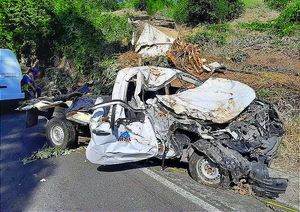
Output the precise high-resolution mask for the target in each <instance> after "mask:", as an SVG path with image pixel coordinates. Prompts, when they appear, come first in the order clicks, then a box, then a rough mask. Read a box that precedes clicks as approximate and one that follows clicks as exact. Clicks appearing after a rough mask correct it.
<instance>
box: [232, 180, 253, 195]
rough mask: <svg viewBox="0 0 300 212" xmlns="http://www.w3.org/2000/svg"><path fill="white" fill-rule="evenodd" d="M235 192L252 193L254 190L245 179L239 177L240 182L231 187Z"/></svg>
mask: <svg viewBox="0 0 300 212" xmlns="http://www.w3.org/2000/svg"><path fill="white" fill-rule="evenodd" d="M233 189H234V190H235V192H237V193H239V194H241V195H248V196H251V195H254V192H253V190H252V188H251V186H250V184H249V183H247V181H246V179H241V180H240V182H238V184H237V185H236V186H234V187H233Z"/></svg>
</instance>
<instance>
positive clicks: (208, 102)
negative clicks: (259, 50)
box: [157, 78, 255, 123]
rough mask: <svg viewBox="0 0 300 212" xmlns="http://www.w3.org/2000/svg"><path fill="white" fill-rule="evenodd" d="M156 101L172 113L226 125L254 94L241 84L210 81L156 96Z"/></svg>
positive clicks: (216, 80)
mask: <svg viewBox="0 0 300 212" xmlns="http://www.w3.org/2000/svg"><path fill="white" fill-rule="evenodd" d="M157 98H158V100H159V101H160V102H161V103H162V104H163V105H165V106H166V107H168V108H171V109H172V110H174V112H175V113H176V114H179V115H187V116H189V117H193V118H197V119H202V120H208V121H212V122H214V123H226V122H229V121H230V120H232V119H234V118H235V117H236V116H238V115H239V114H240V113H241V112H242V111H243V110H244V109H245V108H246V107H247V106H248V105H249V104H250V103H251V102H252V101H253V100H254V99H255V92H254V90H253V89H252V88H250V87H249V86H247V85H245V84H243V83H241V82H237V81H233V80H228V79H222V78H210V79H208V80H207V81H206V82H204V83H203V84H202V85H201V86H199V87H197V88H194V89H189V90H186V91H184V92H181V93H178V94H173V95H158V96H157Z"/></svg>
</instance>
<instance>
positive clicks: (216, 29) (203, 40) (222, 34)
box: [186, 23, 230, 46]
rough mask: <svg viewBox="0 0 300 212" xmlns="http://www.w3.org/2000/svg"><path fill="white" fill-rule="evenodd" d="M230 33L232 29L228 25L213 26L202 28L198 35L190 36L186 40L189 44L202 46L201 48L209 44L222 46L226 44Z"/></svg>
mask: <svg viewBox="0 0 300 212" xmlns="http://www.w3.org/2000/svg"><path fill="white" fill-rule="evenodd" d="M229 33H230V27H229V25H228V24H227V23H224V24H211V25H206V26H203V27H200V28H199V29H198V31H197V32H196V33H194V34H192V35H190V36H188V37H187V38H186V39H187V41H188V42H190V43H194V44H200V46H205V45H207V44H215V45H217V46H222V45H224V44H226V42H227V37H228V35H229Z"/></svg>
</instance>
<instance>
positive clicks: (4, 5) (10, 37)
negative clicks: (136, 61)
mask: <svg viewBox="0 0 300 212" xmlns="http://www.w3.org/2000/svg"><path fill="white" fill-rule="evenodd" d="M118 8H119V4H118V3H117V2H116V1H114V0H3V1H1V2H0V42H1V44H2V46H1V48H9V49H12V50H14V51H15V52H16V53H17V55H18V57H19V58H20V57H22V58H29V57H31V58H32V57H33V58H32V59H39V60H40V61H42V62H43V63H45V61H48V62H50V58H51V57H52V56H53V55H54V54H55V55H56V56H59V57H66V58H67V59H68V60H70V61H71V65H72V68H75V69H77V70H79V71H80V72H81V73H88V72H90V71H91V70H93V69H95V68H96V67H97V65H96V64H97V63H100V62H101V61H102V60H103V58H105V57H106V55H107V54H110V53H114V52H116V51H117V52H118V51H121V50H122V49H123V48H124V47H123V46H126V45H127V44H128V40H129V36H130V28H129V26H128V24H127V18H126V17H118V16H115V15H113V14H112V13H110V12H109V11H112V10H116V9H118ZM28 65H29V64H28Z"/></svg>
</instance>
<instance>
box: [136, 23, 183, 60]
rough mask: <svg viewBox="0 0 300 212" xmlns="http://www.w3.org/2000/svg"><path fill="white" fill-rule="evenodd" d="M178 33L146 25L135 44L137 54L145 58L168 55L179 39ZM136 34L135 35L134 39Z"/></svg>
mask: <svg viewBox="0 0 300 212" xmlns="http://www.w3.org/2000/svg"><path fill="white" fill-rule="evenodd" d="M177 36H178V33H177V31H175V30H173V29H169V28H165V27H158V26H152V25H150V24H148V23H145V25H144V29H143V31H142V34H141V35H140V36H139V38H138V39H137V41H136V43H135V42H134V39H133V41H132V42H133V43H135V52H137V53H139V54H141V55H142V56H143V57H154V56H160V55H166V53H167V51H168V50H169V49H170V47H171V45H172V44H173V42H174V41H175V39H176V38H177ZM134 37H135V34H134V35H133V38H134Z"/></svg>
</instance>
